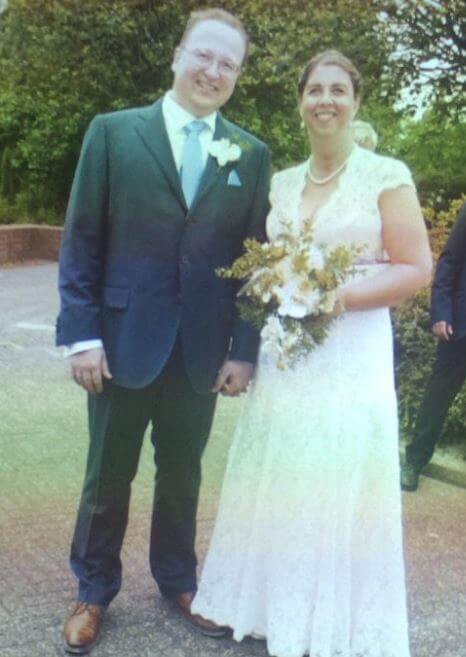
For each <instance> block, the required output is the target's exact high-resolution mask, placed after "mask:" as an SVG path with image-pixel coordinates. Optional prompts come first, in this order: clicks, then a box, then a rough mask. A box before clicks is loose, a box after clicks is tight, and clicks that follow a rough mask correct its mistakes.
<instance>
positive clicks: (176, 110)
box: [162, 91, 217, 133]
mask: <svg viewBox="0 0 466 657" xmlns="http://www.w3.org/2000/svg"><path fill="white" fill-rule="evenodd" d="M162 111H163V117H164V119H165V123H166V124H167V127H168V126H170V129H171V130H172V131H173V132H174V133H175V132H181V131H182V130H183V128H184V127H185V126H187V125H188V123H191V121H196V120H202V121H204V122H205V123H206V124H207V126H208V128H209V129H210V130H211V131H212V133H214V132H215V123H216V121H217V112H212V114H209V115H208V116H203V117H202V119H199V117H198V116H194V115H193V114H191V113H190V112H188V111H187V110H185V109H184V107H181V105H179V104H178V103H177V102H176V100H174V99H173V96H172V93H171V91H167V93H166V94H165V96H164V97H163V103H162Z"/></svg>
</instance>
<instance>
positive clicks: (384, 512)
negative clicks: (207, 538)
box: [192, 147, 413, 657]
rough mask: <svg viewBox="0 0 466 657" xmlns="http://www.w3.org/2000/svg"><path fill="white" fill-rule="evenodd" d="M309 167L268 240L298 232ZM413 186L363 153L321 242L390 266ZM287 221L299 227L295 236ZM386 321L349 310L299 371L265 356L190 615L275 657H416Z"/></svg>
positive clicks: (291, 184) (278, 190)
mask: <svg viewBox="0 0 466 657" xmlns="http://www.w3.org/2000/svg"><path fill="white" fill-rule="evenodd" d="M308 166H309V164H308V162H304V163H303V164H300V165H298V166H295V167H292V168H290V169H286V170H284V171H281V172H279V173H277V174H276V175H275V176H274V178H273V181H272V190H271V197H270V198H271V203H272V209H271V211H270V214H269V216H268V218H267V231H268V235H269V238H270V239H271V240H273V239H274V238H276V237H277V236H278V235H279V234H280V233H281V232H283V231H284V230H295V231H298V233H299V231H300V219H299V205H300V201H301V194H302V190H303V188H304V185H305V180H306V171H307V168H308ZM399 185H413V182H412V178H411V174H410V172H409V170H408V169H407V167H406V166H405V165H404V164H403V163H402V162H400V161H397V160H394V159H392V158H388V157H383V156H380V155H377V154H374V153H372V152H369V151H366V150H363V149H362V148H359V147H355V148H354V150H353V152H352V155H351V157H350V160H349V162H348V164H347V167H346V169H345V171H344V172H343V173H342V175H341V177H340V180H339V185H338V187H337V189H336V190H335V191H334V192H333V194H332V195H331V197H330V198H329V200H328V201H327V203H326V204H325V205H324V206H323V207H322V208H321V209H320V210H319V212H318V213H317V215H316V216H315V221H314V238H315V240H316V241H317V242H318V243H323V244H326V245H327V246H328V247H334V246H336V245H338V244H344V245H347V246H349V245H351V244H364V245H365V246H364V253H363V259H364V261H365V262H366V264H365V265H362V266H361V267H360V272H359V274H358V275H359V276H360V277H364V276H371V275H373V274H374V273H375V272H376V271H380V268H381V267H386V266H388V265H386V264H385V265H383V264H382V265H381V264H379V265H377V264H373V263H376V261H379V262H380V261H383V260H384V259H386V255H385V254H384V248H383V244H382V230H381V217H380V214H379V210H378V197H379V195H380V193H381V192H382V191H383V190H384V189H388V188H395V187H397V186H399ZM288 222H291V224H290V223H288ZM398 469H399V465H398V426H397V407H396V398H395V390H394V380H393V358H392V333H391V323H390V317H389V312H388V309H386V308H380V309H374V310H367V311H358V312H347V313H345V314H344V315H342V316H341V317H339V318H338V320H336V321H335V323H334V324H333V325H332V329H331V332H330V335H329V336H328V338H327V340H326V341H325V343H324V344H322V345H321V346H319V347H317V348H316V349H315V350H314V351H312V352H311V353H310V354H308V355H307V356H305V357H303V358H302V359H301V360H300V361H299V362H298V363H297V364H296V365H295V366H294V367H293V368H289V369H285V370H280V369H277V368H276V366H275V364H274V361H273V360H272V359H271V358H269V357H268V356H267V354H266V353H263V350H262V351H261V352H260V354H259V362H258V368H257V373H256V378H255V380H254V383H253V385H252V388H251V390H250V392H249V394H248V397H247V398H246V399H245V402H244V405H243V408H242V414H241V416H240V418H239V421H238V424H237V427H236V432H235V435H234V439H233V442H232V445H231V449H230V454H229V460H228V465H227V469H226V474H225V480H224V484H223V490H222V495H221V500H220V506H219V511H218V517H217V520H216V524H215V529H214V533H213V537H212V540H211V545H210V550H209V553H208V556H207V559H206V562H205V564H204V568H203V572H202V576H201V582H200V587H199V591H198V593H197V595H196V597H195V599H194V603H193V607H192V610H193V612H194V613H198V614H201V615H202V616H204V617H206V618H209V619H211V620H213V621H215V622H216V623H218V624H220V625H229V626H231V627H232V628H233V636H234V638H235V639H236V640H238V641H240V640H241V639H242V638H243V637H245V636H246V635H252V636H262V637H264V638H266V641H267V649H268V652H269V653H270V655H273V656H274V657H302V655H304V654H309V655H311V657H409V645H408V631H407V613H406V591H405V582H404V563H403V546H402V527H401V496H400V486H399V473H398Z"/></svg>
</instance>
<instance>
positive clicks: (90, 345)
mask: <svg viewBox="0 0 466 657" xmlns="http://www.w3.org/2000/svg"><path fill="white" fill-rule="evenodd" d="M99 347H103V343H102V340H100V339H98V338H97V339H95V340H82V341H81V342H73V344H71V345H69V346H67V347H63V357H64V358H69V357H70V356H73V355H74V354H79V352H80V351H87V350H88V349H98V348H99Z"/></svg>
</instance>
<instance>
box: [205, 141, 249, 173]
mask: <svg viewBox="0 0 466 657" xmlns="http://www.w3.org/2000/svg"><path fill="white" fill-rule="evenodd" d="M241 152H242V151H241V146H239V144H234V143H232V142H231V141H230V140H229V139H226V138H225V137H223V139H215V140H214V141H213V142H212V143H211V144H210V147H209V154H210V155H212V157H215V158H216V159H217V162H218V166H219V167H224V166H225V164H228V162H237V161H238V160H239V159H240V157H241Z"/></svg>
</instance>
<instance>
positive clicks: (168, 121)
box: [63, 91, 217, 357]
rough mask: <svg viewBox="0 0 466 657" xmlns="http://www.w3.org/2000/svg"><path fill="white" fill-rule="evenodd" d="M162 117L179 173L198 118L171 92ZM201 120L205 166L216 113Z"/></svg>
mask: <svg viewBox="0 0 466 657" xmlns="http://www.w3.org/2000/svg"><path fill="white" fill-rule="evenodd" d="M162 116H163V120H164V122H165V128H166V130H167V135H168V141H169V142H170V146H171V149H172V153H173V159H174V160H175V164H176V169H177V171H178V173H179V171H180V169H181V160H182V155H183V146H184V143H185V141H186V136H187V135H186V132H185V131H184V128H185V126H187V125H188V123H191V121H195V120H199V117H198V116H193V115H192V114H191V113H190V112H188V111H187V110H185V109H184V108H183V107H181V105H179V104H178V103H177V102H176V101H175V100H174V99H173V92H172V91H168V92H167V93H166V94H165V96H164V97H163V100H162ZM202 120H203V121H204V122H205V123H206V124H207V129H205V130H203V131H202V132H201V133H200V135H199V141H200V144H201V150H202V157H203V158H204V165H205V163H206V162H207V157H208V154H209V153H208V151H209V146H210V144H211V143H212V140H213V138H214V132H215V123H216V120H217V112H213V113H212V114H209V115H208V116H204V117H202ZM98 347H102V340H100V338H96V339H95V340H81V341H80V342H74V343H73V344H72V345H71V346H69V347H64V348H63V355H64V356H65V357H68V356H72V355H73V354H77V353H79V352H80V351H87V350H88V349H97V348H98Z"/></svg>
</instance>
